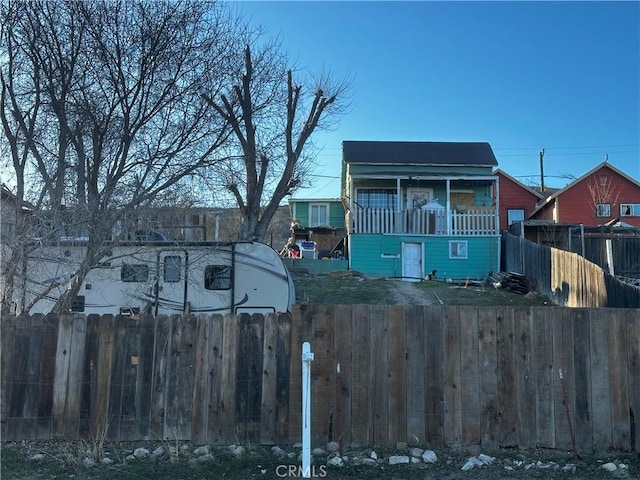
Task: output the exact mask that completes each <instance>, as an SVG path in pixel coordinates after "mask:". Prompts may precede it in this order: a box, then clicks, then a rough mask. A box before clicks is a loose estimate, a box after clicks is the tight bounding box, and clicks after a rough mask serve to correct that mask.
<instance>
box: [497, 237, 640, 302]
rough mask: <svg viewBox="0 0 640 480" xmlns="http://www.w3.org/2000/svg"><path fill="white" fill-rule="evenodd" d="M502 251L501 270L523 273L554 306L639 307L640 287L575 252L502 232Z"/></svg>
mask: <svg viewBox="0 0 640 480" xmlns="http://www.w3.org/2000/svg"><path fill="white" fill-rule="evenodd" d="M636 253H637V252H636ZM502 254H503V261H502V265H503V269H504V270H507V271H509V272H517V273H521V274H523V275H525V276H526V277H527V278H529V279H531V280H532V281H533V283H534V284H535V286H536V289H537V290H538V292H540V293H541V294H543V295H545V296H547V297H549V298H551V299H552V300H553V301H554V302H555V303H556V304H557V305H561V306H566V307H614V308H639V307H640V287H636V286H633V285H631V284H628V283H624V282H622V281H620V280H618V279H617V278H615V277H613V276H611V275H609V274H608V273H606V272H605V271H604V270H603V269H602V267H600V266H598V265H596V264H595V263H592V262H590V261H589V260H587V259H585V258H584V257H582V256H580V255H578V254H577V253H572V252H567V251H565V250H560V249H557V248H552V247H549V246H547V245H541V244H539V243H534V242H531V241H529V240H525V239H524V238H520V237H516V236H514V235H511V234H509V233H506V232H503V233H502Z"/></svg>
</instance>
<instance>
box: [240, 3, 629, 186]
mask: <svg viewBox="0 0 640 480" xmlns="http://www.w3.org/2000/svg"><path fill="white" fill-rule="evenodd" d="M237 6H238V8H239V10H240V11H241V12H243V13H244V14H245V15H246V16H247V19H249V20H250V21H251V22H252V23H254V24H261V25H263V26H264V27H265V28H266V30H267V34H268V35H272V36H279V37H280V38H281V40H282V43H283V47H284V49H285V50H286V51H287V52H288V53H289V54H290V56H291V57H292V58H293V59H294V60H295V61H296V64H297V65H298V66H299V67H302V68H308V69H310V70H314V71H317V70H321V69H323V68H325V69H328V70H330V71H331V72H332V73H333V74H334V75H336V76H338V77H341V76H345V75H349V76H351V77H352V78H353V85H352V98H351V101H352V107H351V110H350V112H349V113H348V114H346V115H345V116H343V117H342V118H341V120H340V123H339V125H338V126H337V128H336V129H335V130H333V131H331V132H322V133H320V134H318V135H316V136H315V143H316V144H317V145H318V146H319V147H321V151H320V153H319V156H318V163H319V166H318V168H317V170H316V175H317V176H315V177H314V178H313V186H312V187H311V188H306V189H303V190H300V191H298V192H297V193H296V194H295V197H297V198H327V197H338V196H339V194H340V179H339V173H340V161H341V142H342V141H343V140H382V141H394V140H406V141H486V142H489V143H490V144H491V146H492V147H493V150H494V153H495V154H496V158H497V159H498V164H499V168H500V169H502V170H504V171H505V172H507V173H508V174H510V175H512V176H514V177H516V178H518V179H519V180H520V181H522V182H523V183H525V184H527V185H533V184H539V183H540V162H539V152H540V150H542V149H543V148H544V149H545V157H544V173H545V185H546V186H548V187H563V186H565V185H566V184H567V183H569V182H570V181H571V179H570V178H568V176H571V175H573V177H574V178H575V177H579V176H581V175H583V174H584V173H586V172H588V171H589V170H591V169H592V168H594V167H595V166H596V165H598V164H599V163H601V162H602V161H603V160H604V159H605V155H608V160H609V163H611V164H612V165H614V166H615V167H616V168H618V169H620V170H622V171H624V172H625V173H626V174H627V175H629V176H631V177H632V178H634V179H636V180H639V181H640V2H635V1H634V2H571V1H570V2H337V1H334V2H314V1H308V2H293V1H289V2H271V1H262V2H248V1H247V2H245V1H243V2H238V4H237Z"/></svg>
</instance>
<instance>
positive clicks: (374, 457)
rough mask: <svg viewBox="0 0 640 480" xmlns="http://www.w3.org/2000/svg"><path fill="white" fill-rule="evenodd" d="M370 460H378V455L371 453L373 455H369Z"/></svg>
mask: <svg viewBox="0 0 640 480" xmlns="http://www.w3.org/2000/svg"><path fill="white" fill-rule="evenodd" d="M369 458H373V459H374V460H377V459H378V454H377V453H376V452H373V451H372V452H371V454H370V455H369Z"/></svg>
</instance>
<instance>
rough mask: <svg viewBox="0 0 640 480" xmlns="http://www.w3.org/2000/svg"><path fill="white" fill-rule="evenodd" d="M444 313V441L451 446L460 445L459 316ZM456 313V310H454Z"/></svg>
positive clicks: (449, 312) (448, 310) (448, 311)
mask: <svg viewBox="0 0 640 480" xmlns="http://www.w3.org/2000/svg"><path fill="white" fill-rule="evenodd" d="M452 313H454V312H452V311H451V310H450V309H446V310H445V312H444V314H445V316H444V325H443V329H444V352H443V362H442V363H443V367H444V369H443V373H444V379H445V381H444V441H445V443H446V444H447V445H451V446H452V447H459V446H461V445H462V398H461V393H462V388H461V387H462V379H461V374H460V356H461V353H462V352H461V347H462V345H461V342H460V316H459V315H455V314H453V315H452ZM455 313H457V312H455Z"/></svg>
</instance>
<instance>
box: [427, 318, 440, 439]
mask: <svg viewBox="0 0 640 480" xmlns="http://www.w3.org/2000/svg"><path fill="white" fill-rule="evenodd" d="M443 322H444V308H442V307H439V306H436V307H434V308H430V309H427V310H425V312H424V331H425V343H424V345H425V347H424V348H425V364H424V374H425V390H426V392H425V408H426V412H425V422H426V425H427V431H426V441H427V442H428V443H429V444H431V445H442V444H443V443H444V382H445V379H444V366H443V361H442V359H443V356H444V342H443V340H444V332H443Z"/></svg>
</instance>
